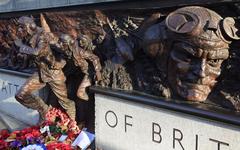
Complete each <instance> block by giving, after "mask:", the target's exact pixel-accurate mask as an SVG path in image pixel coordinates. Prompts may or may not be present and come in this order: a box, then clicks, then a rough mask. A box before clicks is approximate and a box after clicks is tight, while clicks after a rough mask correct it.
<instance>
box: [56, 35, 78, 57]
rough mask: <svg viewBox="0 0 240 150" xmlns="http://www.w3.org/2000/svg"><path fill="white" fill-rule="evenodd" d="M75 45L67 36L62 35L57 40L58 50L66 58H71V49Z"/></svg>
mask: <svg viewBox="0 0 240 150" xmlns="http://www.w3.org/2000/svg"><path fill="white" fill-rule="evenodd" d="M74 44H75V41H74V39H73V38H72V37H71V36H70V35H68V34H62V35H61V36H60V38H59V45H58V47H59V49H60V50H61V51H62V52H63V53H64V54H65V55H66V56H67V57H71V56H72V49H71V47H72V46H73V45H74Z"/></svg>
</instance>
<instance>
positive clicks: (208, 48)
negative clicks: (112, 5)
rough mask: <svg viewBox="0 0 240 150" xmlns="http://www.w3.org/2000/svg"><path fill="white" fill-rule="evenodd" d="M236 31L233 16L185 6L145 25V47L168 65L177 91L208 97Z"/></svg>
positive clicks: (185, 95) (202, 98) (195, 98)
mask: <svg viewBox="0 0 240 150" xmlns="http://www.w3.org/2000/svg"><path fill="white" fill-rule="evenodd" d="M236 31H237V29H236V28H235V26H234V20H233V18H230V17H228V18H225V19H223V18H222V17H221V16H220V15H218V14H217V13H216V12H214V11H212V10H209V9H207V8H203V7H198V6H192V7H184V8H180V9H178V10H176V11H174V12H172V13H170V14H169V15H168V16H167V17H166V19H165V20H164V21H163V22H161V23H158V24H155V25H152V26H150V27H149V28H148V29H146V31H145V33H144V44H143V45H142V47H143V49H144V51H145V52H146V53H147V54H148V55H149V56H151V57H158V58H159V59H161V60H159V62H160V63H163V64H164V65H167V68H166V70H167V76H168V77H167V79H168V82H169V84H170V86H171V88H172V89H173V91H174V92H175V93H177V94H179V95H180V96H181V97H183V98H184V99H186V100H190V101H205V100H206V99H207V97H208V95H209V93H210V92H211V91H212V89H213V87H214V85H215V84H216V82H217V81H216V78H217V77H218V76H219V75H220V73H221V64H222V62H223V61H224V60H226V59H227V58H228V56H229V44H230V43H231V41H232V40H234V39H239V37H238V36H237V35H236ZM154 32H155V33H154ZM163 55H164V56H163ZM166 57H167V58H166ZM164 61H165V62H164Z"/></svg>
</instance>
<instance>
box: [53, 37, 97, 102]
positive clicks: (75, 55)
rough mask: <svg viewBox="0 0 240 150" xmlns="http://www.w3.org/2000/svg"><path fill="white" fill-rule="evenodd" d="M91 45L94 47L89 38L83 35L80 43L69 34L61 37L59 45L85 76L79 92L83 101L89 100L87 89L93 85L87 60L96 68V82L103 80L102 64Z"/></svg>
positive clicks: (78, 94)
mask: <svg viewBox="0 0 240 150" xmlns="http://www.w3.org/2000/svg"><path fill="white" fill-rule="evenodd" d="M89 45H90V46H92V44H91V41H89V39H88V38H87V37H85V36H83V35H82V37H81V39H79V43H78V41H76V40H74V39H73V38H72V37H71V36H69V35H67V34H62V35H61V36H60V39H59V44H58V45H57V47H58V48H59V49H60V50H61V51H62V52H63V54H65V55H66V56H67V58H68V59H70V60H72V61H73V63H74V64H75V66H76V67H79V68H80V70H81V72H82V73H83V74H84V77H83V79H82V81H81V83H80V85H79V87H78V90H77V96H78V97H79V98H80V99H83V100H88V99H89V98H88V95H87V93H86V88H87V87H89V86H90V85H91V81H90V79H89V73H88V70H89V65H88V62H87V60H89V61H91V62H92V64H93V66H94V70H95V71H96V73H95V74H96V76H95V79H96V81H100V80H101V72H100V71H101V63H100V61H99V58H98V57H97V56H96V55H94V54H93V53H92V52H91V51H90V50H91V49H92V48H91V47H89ZM89 49H90V50H89Z"/></svg>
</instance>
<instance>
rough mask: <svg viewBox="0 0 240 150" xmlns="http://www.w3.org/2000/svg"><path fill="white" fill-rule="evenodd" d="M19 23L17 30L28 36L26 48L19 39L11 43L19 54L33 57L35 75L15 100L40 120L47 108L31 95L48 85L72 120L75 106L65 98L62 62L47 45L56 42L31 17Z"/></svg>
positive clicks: (36, 97) (24, 18)
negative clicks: (35, 114) (35, 68)
mask: <svg viewBox="0 0 240 150" xmlns="http://www.w3.org/2000/svg"><path fill="white" fill-rule="evenodd" d="M19 24H20V28H19V30H20V31H21V32H26V33H28V36H29V37H30V40H29V41H27V43H26V44H28V45H26V44H23V43H22V41H21V40H19V39H18V40H16V41H15V44H16V45H17V46H18V47H19V48H20V49H19V51H20V53H25V54H28V55H33V56H34V59H35V63H36V64H37V67H38V72H35V73H34V74H33V75H32V77H30V78H29V79H28V80H27V81H26V83H25V84H24V85H23V86H22V87H21V88H20V90H19V91H18V92H17V94H16V96H15V97H16V100H17V101H19V102H20V103H21V104H23V105H24V106H26V107H28V108H32V109H36V110H37V111H38V112H39V114H40V117H41V118H40V119H44V118H45V114H46V113H47V111H48V109H49V106H48V105H47V104H45V102H44V101H43V100H42V99H41V98H40V97H38V96H35V95H34V94H33V92H35V91H37V90H40V89H41V88H43V87H45V86H46V84H48V85H49V86H50V87H51V90H52V91H53V93H54V94H55V95H56V96H57V97H58V102H59V103H60V105H61V106H62V107H63V108H64V109H65V111H66V112H67V114H68V115H69V117H70V118H71V119H73V120H75V113H76V109H75V103H74V101H72V100H70V99H68V96H67V89H66V84H65V80H66V78H65V76H64V74H63V71H62V68H63V67H64V65H65V64H66V62H65V60H63V59H61V58H58V59H57V58H56V56H54V55H53V52H52V50H51V49H50V46H49V44H51V43H52V44H53V43H55V42H56V39H55V38H54V37H53V36H52V34H51V33H49V32H45V31H44V30H43V29H42V28H39V27H38V26H37V25H36V24H35V22H34V21H33V19H32V18H29V17H20V18H19Z"/></svg>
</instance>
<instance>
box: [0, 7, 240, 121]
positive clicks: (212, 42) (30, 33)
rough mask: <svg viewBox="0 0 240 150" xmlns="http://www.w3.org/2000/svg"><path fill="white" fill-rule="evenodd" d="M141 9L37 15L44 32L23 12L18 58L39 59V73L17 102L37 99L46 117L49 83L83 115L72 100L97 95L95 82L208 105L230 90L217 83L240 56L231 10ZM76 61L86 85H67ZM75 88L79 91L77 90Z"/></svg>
mask: <svg viewBox="0 0 240 150" xmlns="http://www.w3.org/2000/svg"><path fill="white" fill-rule="evenodd" d="M141 11H142V12H139V11H134V10H133V11H132V12H127V11H123V10H118V11H117V12H116V13H115V10H101V11H91V10H90V11H81V12H80V11H69V12H67V13H65V12H46V13H45V16H46V18H47V19H46V20H47V21H46V20H45V22H43V23H42V22H41V21H39V20H38V19H39V17H38V15H36V16H35V18H36V20H37V21H36V23H39V22H41V23H42V24H41V26H42V27H43V29H42V28H40V27H38V26H37V25H36V23H34V22H33V20H31V18H28V19H26V20H28V21H26V20H24V19H22V17H21V18H20V19H19V21H18V22H19V23H18V24H20V26H21V28H19V29H18V32H19V33H20V35H21V34H22V35H23V36H24V37H27V38H22V35H21V36H20V35H18V34H16V33H15V32H16V30H15V26H14V25H12V26H10V27H11V28H12V29H11V31H13V33H11V34H10V33H9V35H12V37H11V39H14V40H15V43H14V42H12V43H13V46H14V47H16V46H17V48H16V50H15V51H14V52H12V53H14V55H13V58H16V57H17V56H18V55H19V57H22V58H23V59H25V58H29V57H32V58H34V61H35V62H36V64H37V68H38V72H37V73H35V74H34V75H33V77H32V78H30V79H29V80H28V81H27V82H26V84H25V85H24V86H23V87H22V88H21V90H20V91H19V92H18V93H17V95H16V99H17V100H18V101H20V102H21V103H23V104H24V105H25V106H27V107H32V108H33V105H32V104H30V103H32V102H33V101H34V102H35V103H36V105H35V104H34V106H36V108H35V109H38V110H39V112H40V113H41V116H44V113H45V112H46V111H47V109H48V106H47V105H45V104H44V102H43V101H42V100H39V98H37V97H35V96H33V94H32V92H33V91H34V90H39V89H40V88H42V87H44V86H45V85H46V84H49V85H50V86H51V89H52V91H53V93H54V95H55V96H56V97H57V98H58V99H59V102H60V104H61V106H62V107H63V108H64V109H65V110H66V111H67V112H68V115H69V116H70V117H71V118H75V116H74V115H75V104H74V102H73V101H72V100H70V99H74V100H75V99H78V98H80V99H82V100H88V99H91V97H89V94H88V87H89V86H91V85H96V84H97V85H98V86H103V87H111V88H119V89H123V90H136V91H140V92H144V93H148V94H151V95H157V96H163V97H165V98H173V99H183V100H188V101H193V102H206V101H207V102H208V100H211V98H210V95H211V94H215V93H222V92H221V90H222V89H221V88H224V86H221V87H217V86H218V85H219V83H221V84H222V83H223V82H222V81H223V80H222V78H224V77H226V76H224V77H222V72H224V74H225V70H226V68H225V67H224V63H225V62H226V61H228V60H229V59H230V60H232V59H233V58H232V57H231V58H230V57H229V56H231V55H233V53H232V50H233V49H232V43H235V42H236V41H237V40H238V39H239V36H238V29H237V28H236V26H235V22H234V19H236V18H234V19H233V16H232V17H225V16H224V17H221V16H223V14H224V13H221V12H219V11H216V12H218V13H216V12H215V11H213V10H210V9H208V8H204V7H199V6H188V7H183V8H179V9H176V10H175V11H172V10H171V12H170V11H166V12H164V11H163V13H162V12H161V11H162V10H151V11H149V10H141ZM159 12H160V13H159ZM219 14H221V15H219ZM40 18H41V17H40ZM21 20H24V21H21ZM48 25H49V26H48ZM39 26H40V25H39ZM50 30H51V31H52V32H50ZM9 31H10V30H9ZM3 32H6V30H5V29H4V30H1V26H0V33H3ZM53 33H54V36H53ZM1 36H2V37H4V35H1V34H0V40H3V41H2V42H1V43H2V45H1V46H4V45H7V44H4V43H6V40H4V38H1ZM18 38H19V39H23V40H22V41H23V42H21V41H20V40H17V39H18ZM23 43H24V44H23ZM8 47H11V44H10V46H8ZM18 48H19V49H18ZM18 51H19V52H18ZM0 53H1V52H0ZM15 53H17V55H16V56H15ZM21 55H22V56H21ZM26 55H27V56H26ZM237 55H240V54H237ZM1 56H3V57H5V56H6V54H2V55H1ZM8 58H10V57H9V56H7V59H8ZM70 63H71V64H73V66H71V67H73V68H74V69H75V70H77V71H76V72H73V73H72V74H74V75H75V77H76V76H78V75H79V80H78V81H80V83H78V82H74V83H69V84H68V82H66V83H67V84H66V83H65V81H69V78H72V77H71V76H68V75H66V72H64V71H65V69H66V68H67V67H68V66H67V65H68V64H70ZM65 64H67V65H65ZM236 64H237V63H236ZM24 66H25V65H24ZM235 66H238V65H235ZM75 70H74V71H75ZM235 70H236V69H235ZM93 76H95V79H93ZM219 77H220V78H219ZM71 81H72V80H71ZM98 81H100V82H98ZM69 82H70V81H69ZM94 82H95V83H96V84H94ZM68 86H69V87H74V90H72V89H71V88H69V87H68ZM75 87H77V89H76V88H75ZM216 87H217V88H216ZM69 89H70V90H71V91H73V92H72V93H74V94H73V95H74V96H71V94H72V93H71V94H70V95H69V93H68V92H67V90H69ZM219 89H220V90H219ZM75 90H76V91H75ZM216 91H217V92H216ZM239 95H240V94H239ZM239 95H238V96H239ZM77 97H78V98H77ZM235 98H236V99H237V100H236V101H235V100H234V103H235V102H236V104H233V105H234V106H233V107H231V109H232V108H234V109H236V110H240V107H239V106H238V105H239V103H240V100H239V98H238V97H237V96H236V97H235ZM23 99H25V100H23ZM33 99H38V100H33ZM214 99H216V100H217V101H219V102H220V101H222V100H218V98H214ZM78 102H79V103H88V102H84V101H78ZM37 103H39V104H37ZM40 103H41V104H40ZM220 103H221V102H220ZM223 106H224V107H225V105H223ZM227 107H228V106H227ZM42 112H43V113H42Z"/></svg>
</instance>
